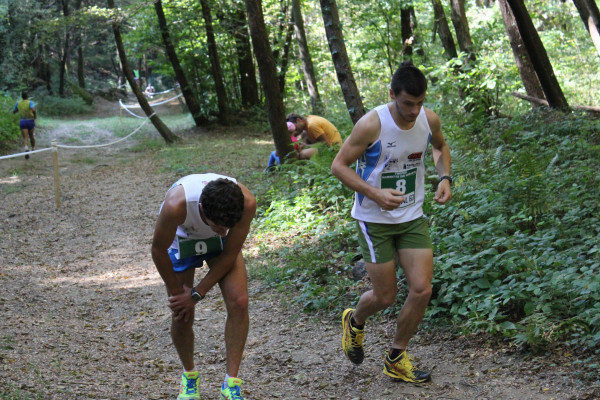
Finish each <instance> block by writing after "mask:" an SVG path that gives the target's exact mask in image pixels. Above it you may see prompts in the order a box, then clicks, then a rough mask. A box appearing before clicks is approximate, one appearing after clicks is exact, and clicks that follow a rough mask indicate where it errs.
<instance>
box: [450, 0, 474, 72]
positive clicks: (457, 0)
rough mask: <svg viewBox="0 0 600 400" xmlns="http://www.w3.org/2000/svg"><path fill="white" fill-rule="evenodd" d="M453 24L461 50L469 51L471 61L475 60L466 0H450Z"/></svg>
mask: <svg viewBox="0 0 600 400" xmlns="http://www.w3.org/2000/svg"><path fill="white" fill-rule="evenodd" d="M450 9H451V14H450V18H451V19H452V25H454V31H455V32H456V41H457V42H458V48H459V49H460V51H462V52H464V53H467V54H468V57H469V59H470V60H471V61H475V53H473V41H472V40H471V33H470V32H469V21H467V14H466V12H465V0H450Z"/></svg>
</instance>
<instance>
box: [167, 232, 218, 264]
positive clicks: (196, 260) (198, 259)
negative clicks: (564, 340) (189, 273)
mask: <svg viewBox="0 0 600 400" xmlns="http://www.w3.org/2000/svg"><path fill="white" fill-rule="evenodd" d="M222 240H223V246H225V238H223V239H222ZM177 253H179V250H178V249H174V248H172V247H170V248H169V257H170V258H171V262H172V263H173V271H175V272H183V271H185V270H188V269H190V268H200V267H202V264H204V261H208V260H210V259H212V258H214V257H216V256H218V255H219V254H221V253H222V251H214V252H212V253H208V254H202V255H201V256H193V257H187V258H182V259H177V258H176V257H175V255H176V254H177Z"/></svg>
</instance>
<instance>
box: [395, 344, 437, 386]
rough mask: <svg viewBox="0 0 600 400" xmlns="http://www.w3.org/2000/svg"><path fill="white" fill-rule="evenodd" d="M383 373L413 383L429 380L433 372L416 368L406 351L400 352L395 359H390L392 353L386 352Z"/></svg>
mask: <svg viewBox="0 0 600 400" xmlns="http://www.w3.org/2000/svg"><path fill="white" fill-rule="evenodd" d="M383 373H384V374H385V375H387V376H389V377H391V378H394V380H398V381H403V382H412V383H421V382H429V381H430V380H431V374H430V373H429V372H426V371H420V370H418V369H416V368H415V367H414V366H413V365H412V363H411V362H410V356H409V355H408V353H406V351H403V352H402V353H400V355H399V356H398V357H396V358H395V359H394V360H392V359H390V353H386V354H385V361H384V365H383Z"/></svg>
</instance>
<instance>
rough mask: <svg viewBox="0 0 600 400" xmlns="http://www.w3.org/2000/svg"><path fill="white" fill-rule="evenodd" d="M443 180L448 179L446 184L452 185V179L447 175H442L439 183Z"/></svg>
mask: <svg viewBox="0 0 600 400" xmlns="http://www.w3.org/2000/svg"><path fill="white" fill-rule="evenodd" d="M444 179H448V182H450V184H451V185H452V177H451V176H448V175H444V176H442V177H441V178H440V182H441V181H443V180H444Z"/></svg>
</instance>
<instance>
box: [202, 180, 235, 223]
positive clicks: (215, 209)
mask: <svg viewBox="0 0 600 400" xmlns="http://www.w3.org/2000/svg"><path fill="white" fill-rule="evenodd" d="M200 203H201V204H202V211H203V212H204V215H205V216H206V218H208V219H210V220H211V221H212V222H214V223H215V224H217V225H221V226H225V227H227V228H231V227H233V226H234V225H235V224H237V223H238V222H240V220H241V219H242V215H243V213H244V194H243V193H242V189H240V187H239V186H238V185H237V184H236V183H235V182H233V181H231V180H229V179H224V178H219V179H216V180H214V181H210V182H208V184H207V185H206V186H205V187H204V189H202V194H201V195H200Z"/></svg>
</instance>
